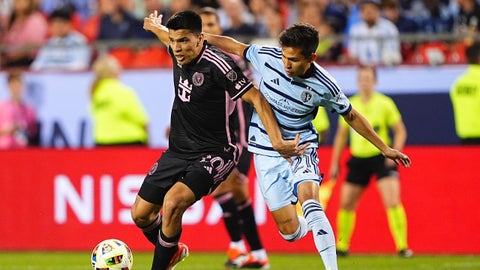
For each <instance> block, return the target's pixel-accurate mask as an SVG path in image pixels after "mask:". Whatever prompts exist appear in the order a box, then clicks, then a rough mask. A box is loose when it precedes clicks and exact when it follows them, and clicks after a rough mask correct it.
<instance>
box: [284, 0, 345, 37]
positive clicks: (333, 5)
mask: <svg viewBox="0 0 480 270" xmlns="http://www.w3.org/2000/svg"><path fill="white" fill-rule="evenodd" d="M290 9H291V10H290V11H289V15H288V22H287V23H288V25H290V24H293V23H295V22H298V21H302V19H300V17H301V16H302V13H304V11H305V10H309V9H318V10H319V13H320V16H321V17H334V18H336V19H337V22H338V23H339V26H340V28H341V29H342V30H343V29H344V28H345V25H346V22H347V15H348V12H349V10H348V6H347V5H346V4H344V3H343V2H342V1H328V0H296V1H295V4H294V5H291V6H290Z"/></svg>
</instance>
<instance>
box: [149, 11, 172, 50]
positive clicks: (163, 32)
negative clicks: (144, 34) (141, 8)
mask: <svg viewBox="0 0 480 270" xmlns="http://www.w3.org/2000/svg"><path fill="white" fill-rule="evenodd" d="M162 17H163V15H162V14H158V12H157V11H156V10H155V11H154V12H153V13H151V14H150V15H149V16H148V17H145V18H144V19H143V29H145V30H147V31H150V32H152V33H154V34H155V35H156V36H157V38H158V39H159V40H160V41H161V42H162V43H163V44H164V45H167V44H168V43H169V42H170V39H169V36H168V28H167V27H166V26H165V25H163V24H162Z"/></svg>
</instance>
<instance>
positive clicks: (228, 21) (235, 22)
mask: <svg viewBox="0 0 480 270" xmlns="http://www.w3.org/2000/svg"><path fill="white" fill-rule="evenodd" d="M219 4H220V6H221V8H220V9H219V10H218V15H219V17H220V21H222V19H223V21H224V23H223V24H222V28H223V29H224V31H223V35H225V36H249V37H250V38H253V37H254V36H255V35H256V34H257V30H256V29H255V26H254V17H253V15H252V14H251V13H250V11H249V10H248V9H247V6H246V5H245V3H243V1H242V0H220V1H219Z"/></svg>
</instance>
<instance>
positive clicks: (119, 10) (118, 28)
mask: <svg viewBox="0 0 480 270" xmlns="http://www.w3.org/2000/svg"><path fill="white" fill-rule="evenodd" d="M129 1H130V0H129ZM122 2H123V0H100V7H101V14H100V21H99V26H98V36H97V40H126V39H136V38H141V37H144V36H143V35H144V33H145V31H144V30H143V22H142V21H141V20H138V19H137V18H135V17H134V16H133V14H132V13H130V12H129V11H128V10H127V9H128V8H129V7H128V5H127V4H125V3H122Z"/></svg>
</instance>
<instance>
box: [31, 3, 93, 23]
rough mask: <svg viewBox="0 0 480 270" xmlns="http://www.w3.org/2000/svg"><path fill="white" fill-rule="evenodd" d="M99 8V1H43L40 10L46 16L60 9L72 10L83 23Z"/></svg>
mask: <svg viewBox="0 0 480 270" xmlns="http://www.w3.org/2000/svg"><path fill="white" fill-rule="evenodd" d="M96 6H97V0H41V1H40V10H41V11H42V12H43V13H45V14H51V13H52V12H53V11H54V10H57V9H60V8H62V9H63V8H67V9H68V8H71V9H72V10H74V11H75V13H76V14H78V15H79V18H80V21H81V22H83V21H85V20H86V19H88V18H89V17H90V16H92V15H93V12H94V11H95V9H96Z"/></svg>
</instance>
